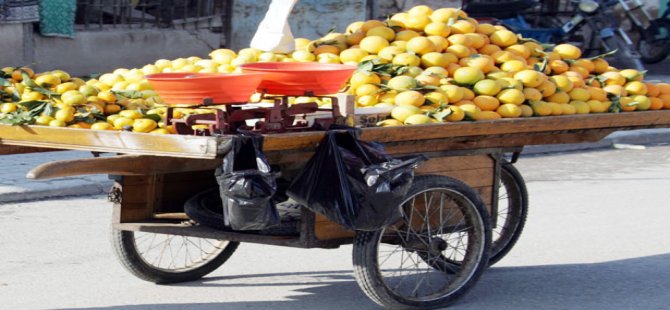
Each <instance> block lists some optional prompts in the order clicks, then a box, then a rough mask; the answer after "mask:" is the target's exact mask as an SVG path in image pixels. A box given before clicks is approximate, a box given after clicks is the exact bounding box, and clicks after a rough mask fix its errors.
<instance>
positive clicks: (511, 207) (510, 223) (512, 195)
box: [491, 171, 523, 256]
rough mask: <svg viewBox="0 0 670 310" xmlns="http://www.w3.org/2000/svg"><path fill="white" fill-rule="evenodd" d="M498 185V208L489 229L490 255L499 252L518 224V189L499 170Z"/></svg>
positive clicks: (507, 176)
mask: <svg viewBox="0 0 670 310" xmlns="http://www.w3.org/2000/svg"><path fill="white" fill-rule="evenodd" d="M499 182H500V186H499V187H498V210H497V212H496V221H495V222H494V223H495V225H494V226H493V229H492V230H491V240H492V241H491V256H494V255H496V254H497V253H498V252H500V251H501V250H502V249H503V248H505V246H506V245H507V243H509V241H510V240H511V239H512V237H513V235H514V231H515V230H516V227H517V226H518V225H519V222H518V218H519V216H520V214H519V213H520V210H521V207H520V206H521V204H522V203H523V202H522V201H521V197H520V190H519V189H518V187H517V185H516V184H515V182H514V180H512V178H511V176H509V175H507V174H506V172H504V171H503V172H501V176H500V181H499Z"/></svg>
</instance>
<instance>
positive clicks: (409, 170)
mask: <svg viewBox="0 0 670 310" xmlns="http://www.w3.org/2000/svg"><path fill="white" fill-rule="evenodd" d="M356 136H357V135H356V132H355V131H354V130H353V129H350V130H337V131H335V130H332V131H328V132H327V133H326V136H325V137H324V139H323V140H322V141H321V142H320V144H319V147H318V148H317V149H316V153H315V154H314V156H313V157H312V158H311V159H310V160H309V161H308V162H307V164H306V165H305V167H304V168H303V170H302V171H301V172H300V173H299V174H298V175H297V176H296V178H295V179H294V180H293V182H292V183H291V185H290V186H289V188H288V190H287V194H288V196H289V197H291V198H293V199H294V200H296V201H297V202H299V203H300V204H302V205H304V206H306V207H307V208H308V209H310V210H312V211H314V212H319V213H321V214H323V215H324V216H326V217H327V218H328V219H330V220H331V221H334V222H336V223H338V224H340V225H342V226H344V227H346V228H348V229H352V230H378V229H380V228H382V227H384V226H386V225H389V224H391V223H393V222H395V221H397V220H398V219H400V218H401V217H402V211H401V209H400V207H401V206H400V202H401V201H402V199H403V198H404V197H405V195H406V194H407V192H408V191H409V188H410V186H411V185H412V181H413V179H414V169H415V168H416V167H417V166H418V165H419V164H420V163H421V162H423V161H424V160H426V158H425V156H412V157H409V158H402V159H400V158H392V157H391V156H389V155H388V154H386V153H385V152H384V150H383V147H381V145H380V144H377V143H369V142H364V141H360V140H359V139H358V138H357V137H356Z"/></svg>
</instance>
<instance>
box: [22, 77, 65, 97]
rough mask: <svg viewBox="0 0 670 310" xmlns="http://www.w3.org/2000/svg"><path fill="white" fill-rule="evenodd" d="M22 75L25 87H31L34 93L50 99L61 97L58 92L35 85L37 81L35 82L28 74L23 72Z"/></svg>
mask: <svg viewBox="0 0 670 310" xmlns="http://www.w3.org/2000/svg"><path fill="white" fill-rule="evenodd" d="M21 75H23V81H22V83H23V85H26V86H27V87H30V88H31V89H32V90H33V91H36V92H38V93H40V94H42V95H46V96H48V97H51V96H55V95H59V94H58V93H57V92H54V91H51V90H48V89H47V88H44V87H42V86H39V85H37V83H35V81H33V79H31V78H30V76H28V74H27V73H25V72H22V73H21Z"/></svg>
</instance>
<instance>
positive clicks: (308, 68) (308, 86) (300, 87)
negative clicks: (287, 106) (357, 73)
mask: <svg viewBox="0 0 670 310" xmlns="http://www.w3.org/2000/svg"><path fill="white" fill-rule="evenodd" d="M240 68H242V72H249V73H252V72H255V73H264V74H265V76H264V77H263V82H261V84H260V85H259V86H258V91H259V92H262V93H267V94H274V95H289V96H303V95H309V94H312V95H317V96H318V95H329V94H335V93H337V92H338V91H339V90H340V89H342V86H344V83H345V82H346V81H347V79H348V78H349V77H351V74H353V72H354V70H356V67H354V66H348V65H339V64H324V63H313V62H259V63H250V64H243V65H241V66H240Z"/></svg>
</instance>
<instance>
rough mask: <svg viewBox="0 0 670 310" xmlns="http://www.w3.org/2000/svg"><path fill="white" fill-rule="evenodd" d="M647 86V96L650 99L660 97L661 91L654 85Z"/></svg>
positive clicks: (648, 84)
mask: <svg viewBox="0 0 670 310" xmlns="http://www.w3.org/2000/svg"><path fill="white" fill-rule="evenodd" d="M646 85H647V96H649V97H658V95H660V94H661V89H660V88H659V87H658V86H657V85H656V84H654V83H649V82H647V83H646Z"/></svg>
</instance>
